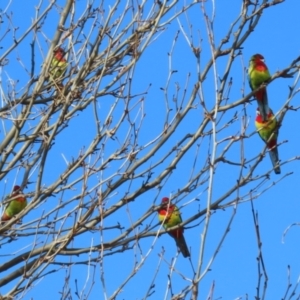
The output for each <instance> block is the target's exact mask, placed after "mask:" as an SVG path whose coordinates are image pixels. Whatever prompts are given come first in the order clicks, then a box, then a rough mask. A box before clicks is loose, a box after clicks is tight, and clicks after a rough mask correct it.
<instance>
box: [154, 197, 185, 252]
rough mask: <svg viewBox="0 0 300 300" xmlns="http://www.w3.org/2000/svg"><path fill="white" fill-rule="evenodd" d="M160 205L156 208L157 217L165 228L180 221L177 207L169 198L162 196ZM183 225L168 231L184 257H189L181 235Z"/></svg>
mask: <svg viewBox="0 0 300 300" xmlns="http://www.w3.org/2000/svg"><path fill="white" fill-rule="evenodd" d="M161 203H162V204H161V207H160V209H159V210H158V219H159V221H160V222H162V223H163V226H164V228H165V229H168V228H171V227H174V226H176V225H178V224H180V223H182V219H181V215H180V212H179V209H178V207H177V206H176V205H174V204H172V203H171V202H170V200H169V198H167V197H164V198H163V199H162V202H161ZM183 231H184V229H183V227H180V228H176V229H174V230H171V231H169V232H168V233H169V235H170V236H171V237H173V238H174V239H175V242H176V245H177V247H178V248H179V249H180V251H181V253H182V255H183V256H184V257H189V256H190V252H189V249H188V247H187V244H186V241H185V239H184V236H183Z"/></svg>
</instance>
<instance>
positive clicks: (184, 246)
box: [175, 235, 191, 257]
mask: <svg viewBox="0 0 300 300" xmlns="http://www.w3.org/2000/svg"><path fill="white" fill-rule="evenodd" d="M175 241H176V245H177V247H178V248H179V249H180V251H181V253H182V255H183V256H184V257H189V256H191V255H190V251H189V249H188V247H187V244H186V242H185V239H184V236H183V235H181V236H180V237H177V238H175Z"/></svg>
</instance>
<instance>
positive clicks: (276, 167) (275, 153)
mask: <svg viewBox="0 0 300 300" xmlns="http://www.w3.org/2000/svg"><path fill="white" fill-rule="evenodd" d="M269 153H270V158H271V161H272V164H273V168H274V172H275V174H280V173H281V171H280V166H279V156H278V148H277V147H276V148H274V149H272V150H270V152H269Z"/></svg>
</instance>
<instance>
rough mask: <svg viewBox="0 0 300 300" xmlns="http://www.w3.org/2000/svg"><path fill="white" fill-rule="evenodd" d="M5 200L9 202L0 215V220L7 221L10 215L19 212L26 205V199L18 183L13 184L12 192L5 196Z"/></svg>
mask: <svg viewBox="0 0 300 300" xmlns="http://www.w3.org/2000/svg"><path fill="white" fill-rule="evenodd" d="M5 201H9V202H8V204H7V206H6V208H5V210H4V213H3V215H2V217H1V221H2V222H6V221H9V220H10V219H11V218H12V217H14V216H15V215H17V214H18V213H20V212H21V211H22V210H23V209H24V208H25V207H26V205H27V200H26V198H25V196H24V195H23V194H22V191H21V188H20V186H18V185H15V186H14V188H13V192H12V194H11V195H10V196H7V197H6V198H5Z"/></svg>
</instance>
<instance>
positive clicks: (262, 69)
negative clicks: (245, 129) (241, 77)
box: [248, 54, 271, 121]
mask: <svg viewBox="0 0 300 300" xmlns="http://www.w3.org/2000/svg"><path fill="white" fill-rule="evenodd" d="M270 78H271V75H270V73H269V70H268V67H267V66H266V64H265V63H264V57H263V56H262V55H261V54H255V55H253V56H252V57H251V59H250V62H249V69H248V80H249V85H250V87H251V89H252V91H253V90H256V89H257V88H259V87H260V86H261V85H262V84H263V83H264V82H266V81H268V80H269V79H270ZM255 98H256V100H257V103H258V107H259V109H260V112H261V115H262V119H263V121H266V120H267V116H268V114H269V110H270V109H269V104H268V94H267V88H266V87H264V88H262V89H260V90H259V91H258V92H256V93H255Z"/></svg>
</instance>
